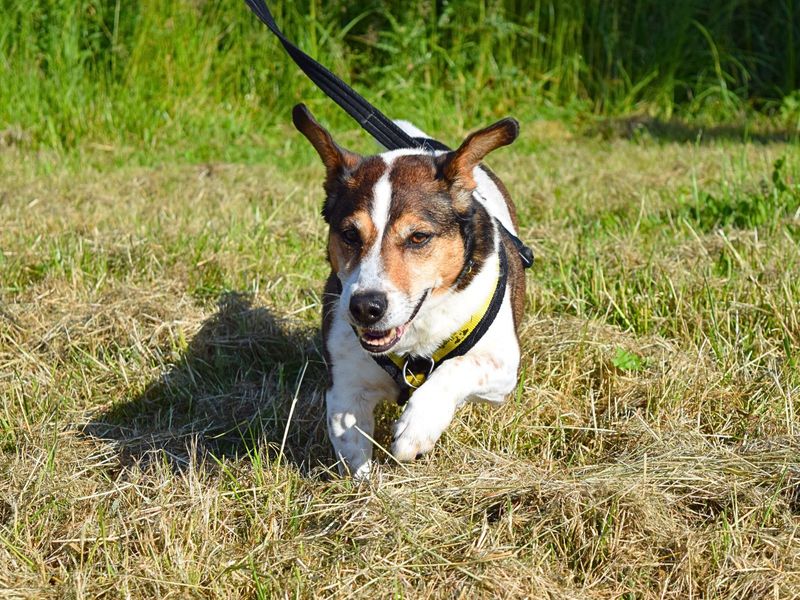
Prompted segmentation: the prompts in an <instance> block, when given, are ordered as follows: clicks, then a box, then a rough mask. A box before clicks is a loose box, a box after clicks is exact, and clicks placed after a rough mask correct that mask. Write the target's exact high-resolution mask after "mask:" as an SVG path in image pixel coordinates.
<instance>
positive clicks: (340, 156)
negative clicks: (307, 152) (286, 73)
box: [292, 104, 360, 178]
mask: <svg viewBox="0 0 800 600" xmlns="http://www.w3.org/2000/svg"><path fill="white" fill-rule="evenodd" d="M292 121H293V122H294V126H295V127H297V130H298V131H299V132H300V133H302V134H303V135H304V136H306V138H307V139H308V141H309V142H311V145H312V146H314V149H315V150H316V151H317V154H319V157H320V158H321V159H322V164H324V165H325V169H326V170H327V171H328V178H331V176H336V175H338V174H339V173H341V171H343V170H349V169H353V168H355V166H356V165H357V164H358V162H359V160H360V157H359V155H358V154H355V153H354V152H350V151H349V150H345V149H344V148H342V147H341V146H339V144H337V143H336V142H334V141H333V138H332V137H331V134H330V133H328V131H327V130H326V129H325V128H324V127H323V126H322V125H320V124H319V123H317V121H316V119H314V116H313V115H312V114H311V111H309V110H308V108H306V105H305V104H298V105H296V106H295V107H294V109H292Z"/></svg>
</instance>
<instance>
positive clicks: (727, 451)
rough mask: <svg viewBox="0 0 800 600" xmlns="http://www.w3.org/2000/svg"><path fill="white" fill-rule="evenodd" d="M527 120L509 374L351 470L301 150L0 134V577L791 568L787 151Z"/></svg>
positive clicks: (684, 590) (227, 590)
mask: <svg viewBox="0 0 800 600" xmlns="http://www.w3.org/2000/svg"><path fill="white" fill-rule="evenodd" d="M535 131H536V132H537V133H536V136H538V137H536V136H535V137H529V138H527V139H526V140H523V144H522V145H521V146H520V147H519V148H517V150H516V152H511V151H509V152H508V153H507V154H505V155H504V156H503V157H499V156H498V158H497V159H496V161H495V163H496V166H497V167H498V170H499V171H500V172H501V173H502V174H504V177H505V179H506V182H507V184H508V185H509V187H510V188H511V189H512V190H513V193H514V195H515V197H516V198H517V202H518V203H519V204H520V205H522V215H523V218H524V221H525V224H526V228H525V234H526V235H525V237H526V238H527V239H528V240H530V241H532V242H533V244H534V246H535V247H536V250H537V251H538V252H537V253H538V260H539V262H538V264H537V267H536V268H535V269H534V271H533V273H532V274H531V275H530V280H529V295H530V300H531V307H530V310H529V314H528V318H527V321H526V323H525V326H524V332H523V345H524V350H525V354H524V373H523V377H522V379H521V382H520V386H519V390H518V394H517V395H516V398H515V399H513V400H512V401H511V402H510V403H509V404H508V405H507V406H506V407H504V408H501V409H499V410H492V409H490V408H488V407H468V408H467V409H465V410H463V411H462V412H461V413H459V415H458V418H457V420H456V422H455V423H454V425H453V426H452V428H451V429H450V430H448V432H447V433H446V434H445V436H444V438H443V439H442V441H441V443H440V445H439V446H438V448H437V450H436V451H435V452H434V453H433V455H432V456H430V457H429V458H426V459H424V460H422V461H420V462H418V463H415V464H412V465H408V466H402V467H401V466H397V465H394V464H392V463H391V461H389V460H387V459H386V458H385V455H384V454H383V453H381V452H380V451H379V452H378V454H379V456H380V457H381V462H382V464H381V466H380V467H379V473H378V475H377V476H376V478H375V481H374V482H373V483H372V484H371V485H369V486H364V487H356V486H354V485H353V484H351V483H350V482H349V481H343V480H340V479H338V478H337V477H335V476H333V475H332V473H331V471H330V466H331V464H332V459H331V452H330V449H329V447H328V443H327V440H326V436H325V431H324V423H323V420H322V418H321V416H322V414H323V407H322V391H323V389H324V368H323V365H322V359H321V354H320V350H319V344H320V342H319V336H318V334H317V332H316V323H317V315H318V313H319V291H320V289H321V283H322V281H323V277H324V275H325V264H324V258H323V239H324V233H325V232H324V228H323V223H322V222H321V219H319V218H318V216H317V215H318V208H319V201H320V194H319V187H320V185H319V184H320V176H321V173H320V168H318V167H317V165H316V164H313V165H312V164H309V163H306V162H305V160H306V158H307V157H308V154H304V153H303V152H304V151H303V150H292V151H291V152H295V154H296V156H295V155H292V154H291V153H290V155H289V158H286V160H288V161H291V160H294V161H295V162H294V164H295V167H294V168H292V169H289V170H288V171H287V170H278V169H277V168H271V167H266V166H259V167H245V166H242V165H206V166H165V167H161V168H153V169H147V168H127V167H112V166H111V164H110V163H109V165H107V166H106V167H104V168H101V169H97V168H95V169H81V170H78V169H75V168H68V167H63V166H60V165H59V164H58V163H57V162H56V163H54V162H53V161H51V160H49V159H40V160H38V162H37V161H36V160H32V159H33V158H34V157H31V156H24V155H21V154H17V153H16V152H15V151H14V150H13V149H5V150H0V173H1V174H0V177H2V180H1V181H2V183H0V222H2V223H3V226H2V229H0V249H1V250H2V254H0V290H2V292H1V293H2V296H0V300H2V303H1V304H0V401H2V406H1V407H0V442H1V446H0V597H31V598H34V597H35V598H40V597H76V598H83V597H97V596H107V597H132V598H161V597H164V598H166V597H198V596H200V597H213V598H229V597H274V596H277V597H284V596H285V597H290V596H291V597H311V596H317V597H321V596H334V597H347V596H356V597H369V598H380V597H388V596H398V597H461V598H472V597H533V598H540V597H553V598H585V597H589V598H618V597H625V598H690V597H694V598H700V597H709V598H794V597H798V596H800V460H798V459H799V458H800V440H799V439H798V433H799V428H800V420H799V419H798V415H799V414H800V404H799V403H798V398H799V397H800V377H798V375H797V349H798V347H800V327H799V326H798V323H799V322H800V287H799V286H800V284H799V283H798V279H800V277H798V273H800V252H798V240H800V225H799V224H798V215H797V214H796V213H795V212H794V211H796V210H797V207H796V205H795V204H794V203H795V200H796V199H797V198H798V197H800V192H799V191H798V190H797V187H796V185H797V184H796V182H797V174H798V172H800V170H799V169H798V167H799V166H800V165H798V162H797V158H796V157H794V158H792V155H791V151H790V148H789V147H788V146H783V145H778V144H773V145H746V144H737V143H720V144H710V145H701V146H691V145H685V144H677V143H668V142H667V143H663V144H660V143H657V142H656V141H654V140H650V139H644V140H640V141H638V142H630V141H623V140H611V141H600V140H593V139H580V138H578V139H563V138H561V137H560V133H559V134H558V137H557V139H555V140H553V139H547V131H548V129H547V128H543V127H539V128H536V129H535ZM294 142H295V141H294V140H293V143H294ZM782 155H787V157H788V162H787V164H786V166H785V167H784V169H783V171H781V173H780V177H782V179H780V178H779V181H778V183H776V182H775V181H773V179H772V178H771V177H772V172H773V164H774V163H775V161H776V160H777V159H778V158H779V157H780V156H782ZM292 156H295V158H294V159H292ZM781 183H782V184H783V185H784V186H785V188H786V189H783V190H782V191H781V190H777V189H776V187H775V186H779V184H781ZM705 194H710V195H711V196H710V197H707V196H705ZM770 194H772V195H773V196H774V197H776V198H779V200H780V202H779V203H778V205H776V206H778V208H774V210H772V211H771V212H769V214H768V215H767V216H766V217H765V218H763V219H761V220H760V221H758V222H756V223H755V225H754V226H748V224H747V223H746V222H745V221H746V220H747V218H750V216H752V215H751V213H750V212H748V211H749V210H751V209H752V202H750V203H749V204H748V200H747V199H748V198H750V199H753V198H755V199H756V200H757V201H758V202H762V203H763V202H766V201H767V200H768V199H769V198H771V197H773V196H770ZM775 194H777V195H775ZM714 202H717V204H714ZM776 202H777V200H776ZM781 203H782V204H781ZM709 206H711V207H714V206H716V209H714V210H717V209H718V214H717V213H709V212H708V211H709V210H711V209H708V207H709ZM692 207H694V209H692ZM726 207H727V208H726ZM728 209H730V210H731V211H732V212H730V213H729V212H726V211H728ZM715 214H716V215H717V216H716V217H715ZM731 215H732V216H731ZM748 215H750V216H748ZM754 218H756V217H754ZM758 218H760V217H758ZM715 219H716V220H715ZM737 219H739V220H737ZM742 219H744V221H743V220H742ZM290 414H291V415H292V417H291V420H289V415H290ZM394 414H396V409H395V408H393V407H387V409H386V410H385V412H384V414H383V421H384V431H383V432H382V433H381V435H380V436H379V441H380V442H382V443H385V442H386V441H387V440H386V432H385V429H386V427H385V424H386V423H387V422H388V421H389V420H390V418H391V417H392V416H393V415H394Z"/></svg>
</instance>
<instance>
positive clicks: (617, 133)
mask: <svg viewBox="0 0 800 600" xmlns="http://www.w3.org/2000/svg"><path fill="white" fill-rule="evenodd" d="M587 133H588V134H589V135H600V136H601V137H604V138H607V139H609V138H615V137H621V138H626V139H639V138H641V137H643V136H644V137H651V138H653V139H656V140H659V141H664V142H678V143H700V144H703V143H711V142H716V141H729V142H752V143H755V144H773V143H780V142H793V141H797V140H798V137H800V132H798V131H792V130H789V129H769V130H767V129H763V128H758V127H749V126H748V125H746V124H723V125H712V126H706V127H704V126H701V125H695V124H690V123H686V122H684V121H681V120H678V119H671V120H669V121H664V120H662V119H659V118H656V117H649V116H634V117H625V118H619V119H605V120H603V121H601V122H600V123H598V124H595V125H593V126H592V127H590V128H589V129H588V131H587Z"/></svg>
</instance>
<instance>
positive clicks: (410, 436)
mask: <svg viewBox="0 0 800 600" xmlns="http://www.w3.org/2000/svg"><path fill="white" fill-rule="evenodd" d="M422 396H423V394H422V391H419V392H417V393H416V394H415V396H414V398H413V399H412V401H411V402H409V404H408V406H406V409H405V411H403V414H402V415H400V418H399V419H398V420H397V422H396V423H395V424H394V442H393V443H392V454H393V455H394V457H395V458H396V459H397V460H399V461H410V460H414V459H415V458H418V457H420V456H422V455H423V454H427V453H428V452H430V451H431V450H433V447H434V445H435V444H436V441H437V440H438V439H439V437H440V436H441V435H442V433H443V432H444V430H445V429H446V428H447V426H448V425H449V424H450V422H451V421H452V420H453V414H454V413H455V407H454V406H453V405H452V403H450V402H448V401H446V400H443V399H441V398H424V397H422ZM414 400H417V401H416V402H414Z"/></svg>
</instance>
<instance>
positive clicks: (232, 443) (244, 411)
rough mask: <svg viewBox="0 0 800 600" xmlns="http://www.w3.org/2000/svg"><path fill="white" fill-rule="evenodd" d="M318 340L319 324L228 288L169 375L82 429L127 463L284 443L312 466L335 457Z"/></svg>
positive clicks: (271, 448)
mask: <svg viewBox="0 0 800 600" xmlns="http://www.w3.org/2000/svg"><path fill="white" fill-rule="evenodd" d="M320 347H321V344H320V340H319V337H318V335H317V332H316V331H314V330H311V329H307V328H306V329H303V328H300V329H298V328H297V327H296V326H292V324H291V323H289V322H288V321H287V320H285V319H282V318H280V317H278V316H276V315H275V314H274V313H272V312H271V311H270V310H269V309H266V308H263V307H253V306H252V305H251V303H250V301H249V299H248V298H247V297H245V296H243V295H240V294H235V293H233V294H226V295H225V296H223V297H222V298H221V299H220V301H219V308H218V310H217V312H216V313H215V314H214V315H213V316H212V317H211V318H209V319H208V320H207V321H206V322H205V323H204V324H203V326H202V328H201V329H200V331H198V333H197V335H195V337H194V338H193V339H192V340H191V342H190V343H189V344H188V347H187V349H186V350H185V352H184V353H183V354H182V355H181V357H180V358H179V359H178V360H177V361H175V363H174V364H173V365H172V366H171V367H170V368H169V370H168V371H167V373H166V374H165V375H163V376H162V377H160V378H159V379H157V380H154V381H153V382H151V383H150V384H149V385H148V386H147V388H146V389H145V390H144V392H143V393H142V394H141V395H139V396H138V397H136V398H133V399H131V400H130V401H128V402H125V403H122V404H118V405H116V406H114V407H112V408H111V409H110V410H109V411H107V412H105V413H103V414H101V415H98V416H97V417H96V418H95V419H93V420H92V421H91V422H90V423H89V424H88V425H87V426H86V428H85V430H84V431H85V433H86V434H87V435H89V436H91V437H95V438H100V439H104V440H109V441H113V442H114V443H116V444H117V445H118V447H119V449H120V453H121V455H122V458H123V464H130V463H132V462H142V461H145V462H146V461H148V460H152V459H153V458H158V459H159V460H167V461H169V462H170V464H172V465H173V466H174V467H175V468H178V469H182V468H183V467H185V466H186V465H187V464H189V462H190V461H191V460H192V459H194V460H195V461H198V462H204V463H205V464H206V465H209V464H213V463H214V462H216V460H218V459H220V458H228V459H236V458H243V457H248V456H249V457H250V458H254V457H258V458H259V460H262V461H263V460H265V459H266V457H264V451H265V450H266V452H267V454H268V455H269V459H270V460H273V459H275V458H276V457H277V456H278V454H279V452H280V450H281V446H282V445H283V458H282V460H283V461H285V462H286V463H289V464H293V465H295V466H296V467H297V468H298V469H299V470H300V471H301V472H302V473H304V474H308V473H309V472H310V471H311V469H313V468H314V467H317V466H319V465H320V464H326V465H330V464H332V463H333V462H334V461H333V459H332V452H331V451H330V449H329V444H328V441H327V438H326V434H325V410H324V389H325V384H324V382H325V366H324V363H323V359H322V354H321V352H320V350H319V349H320ZM293 405H294V409H293V410H292V406H293ZM290 413H291V421H290ZM287 424H288V429H287ZM284 435H285V436H286V440H285V444H284V442H283V440H284ZM192 455H194V456H192ZM209 459H211V460H209Z"/></svg>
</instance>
